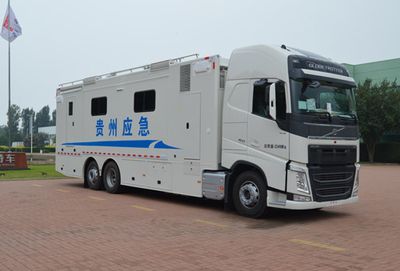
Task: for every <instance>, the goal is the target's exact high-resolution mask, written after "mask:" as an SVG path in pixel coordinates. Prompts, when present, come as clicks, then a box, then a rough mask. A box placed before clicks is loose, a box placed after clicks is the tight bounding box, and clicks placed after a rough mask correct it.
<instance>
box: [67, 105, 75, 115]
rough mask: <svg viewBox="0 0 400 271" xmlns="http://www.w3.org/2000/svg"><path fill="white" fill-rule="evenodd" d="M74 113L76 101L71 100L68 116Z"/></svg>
mask: <svg viewBox="0 0 400 271" xmlns="http://www.w3.org/2000/svg"><path fill="white" fill-rule="evenodd" d="M73 114H74V103H73V102H69V103H68V116H72V115H73Z"/></svg>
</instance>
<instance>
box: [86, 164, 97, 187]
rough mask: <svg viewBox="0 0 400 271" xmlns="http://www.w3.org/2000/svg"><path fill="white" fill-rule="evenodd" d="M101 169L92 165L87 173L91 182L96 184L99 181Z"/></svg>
mask: <svg viewBox="0 0 400 271" xmlns="http://www.w3.org/2000/svg"><path fill="white" fill-rule="evenodd" d="M98 177H99V171H98V170H97V168H96V167H91V168H90V169H89V170H88V173H87V179H88V181H89V182H90V183H91V184H95V183H97V181H98V179H99V178H98Z"/></svg>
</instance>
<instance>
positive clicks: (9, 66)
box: [8, 0, 11, 151]
mask: <svg viewBox="0 0 400 271" xmlns="http://www.w3.org/2000/svg"><path fill="white" fill-rule="evenodd" d="M8 14H9V15H8V151H11V116H10V115H11V114H10V113H11V112H10V109H11V42H10V33H11V31H10V28H11V22H10V0H8Z"/></svg>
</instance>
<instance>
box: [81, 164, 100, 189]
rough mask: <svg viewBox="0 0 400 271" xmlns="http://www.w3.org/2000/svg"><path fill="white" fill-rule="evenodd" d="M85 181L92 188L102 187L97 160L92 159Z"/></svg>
mask: <svg viewBox="0 0 400 271" xmlns="http://www.w3.org/2000/svg"><path fill="white" fill-rule="evenodd" d="M85 183H86V184H87V186H88V187H89V188H90V189H93V190H100V189H101V178H100V172H99V166H98V165H97V163H96V161H91V162H90V163H89V164H88V166H87V167H86V171H85Z"/></svg>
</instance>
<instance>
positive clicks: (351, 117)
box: [337, 113, 357, 121]
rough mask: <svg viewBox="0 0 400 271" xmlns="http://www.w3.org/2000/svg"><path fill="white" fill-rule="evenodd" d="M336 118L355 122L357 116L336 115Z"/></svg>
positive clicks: (351, 114) (350, 114)
mask: <svg viewBox="0 0 400 271" xmlns="http://www.w3.org/2000/svg"><path fill="white" fill-rule="evenodd" d="M337 116H338V117H339V118H340V119H343V120H349V119H351V120H354V121H357V115H356V114H354V113H348V114H340V115H337Z"/></svg>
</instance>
